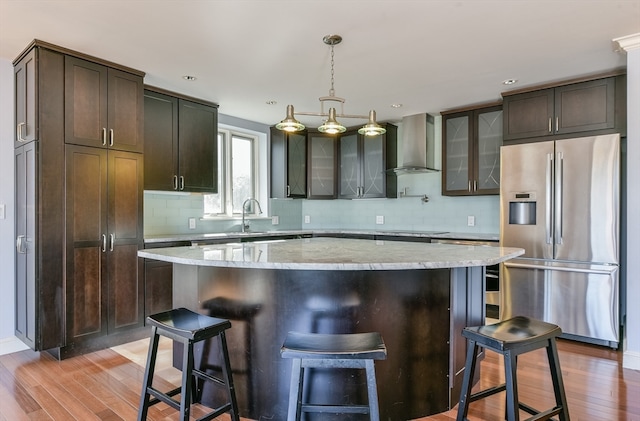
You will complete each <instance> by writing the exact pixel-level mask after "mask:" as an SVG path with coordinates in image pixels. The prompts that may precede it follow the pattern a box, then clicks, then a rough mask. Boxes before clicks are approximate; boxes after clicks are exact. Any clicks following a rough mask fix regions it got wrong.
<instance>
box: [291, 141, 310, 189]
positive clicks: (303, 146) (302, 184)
mask: <svg viewBox="0 0 640 421" xmlns="http://www.w3.org/2000/svg"><path fill="white" fill-rule="evenodd" d="M286 137H287V190H288V197H306V196H307V136H306V134H300V133H288V134H287V136H286Z"/></svg>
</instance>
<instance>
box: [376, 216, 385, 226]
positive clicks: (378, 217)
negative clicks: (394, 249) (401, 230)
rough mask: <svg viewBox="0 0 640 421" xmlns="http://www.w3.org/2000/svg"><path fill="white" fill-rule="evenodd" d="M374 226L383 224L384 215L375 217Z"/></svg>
mask: <svg viewBox="0 0 640 421" xmlns="http://www.w3.org/2000/svg"><path fill="white" fill-rule="evenodd" d="M376 224H378V225H382V224H384V215H377V216H376Z"/></svg>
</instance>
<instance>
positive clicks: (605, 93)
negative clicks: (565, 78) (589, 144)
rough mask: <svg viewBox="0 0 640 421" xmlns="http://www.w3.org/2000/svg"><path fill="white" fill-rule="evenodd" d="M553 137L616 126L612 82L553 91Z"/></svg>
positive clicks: (569, 86)
mask: <svg viewBox="0 0 640 421" xmlns="http://www.w3.org/2000/svg"><path fill="white" fill-rule="evenodd" d="M555 110H556V120H555V123H554V125H555V133H557V134H562V133H578V132H586V131H592V130H604V129H612V128H613V127H614V126H615V119H614V117H615V78H607V79H598V80H593V81H590V82H583V83H575V84H572V85H567V86H562V87H559V88H556V90H555Z"/></svg>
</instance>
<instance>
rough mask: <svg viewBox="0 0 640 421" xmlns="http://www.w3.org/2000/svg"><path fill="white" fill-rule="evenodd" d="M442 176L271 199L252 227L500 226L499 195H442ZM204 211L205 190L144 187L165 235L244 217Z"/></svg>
mask: <svg viewBox="0 0 640 421" xmlns="http://www.w3.org/2000/svg"><path fill="white" fill-rule="evenodd" d="M440 180H441V177H440V173H431V174H407V175H401V176H398V189H399V190H400V191H402V192H403V195H402V197H399V198H397V199H363V200H300V199H296V200H280V199H271V200H270V201H269V203H268V209H269V210H268V215H267V212H266V209H265V215H264V217H261V218H257V219H251V221H250V222H251V229H252V230H255V231H269V230H297V229H363V230H382V229H383V230H411V231H434V230H435V231H449V232H468V233H490V234H497V233H498V232H499V228H500V225H499V213H500V211H499V196H473V197H448V196H442V195H440ZM405 188H406V190H405ZM405 192H406V196H405ZM424 195H427V196H428V198H429V201H428V202H423V201H422V196H424ZM202 211H203V198H202V195H201V194H188V193H170V192H167V193H165V192H152V191H146V192H145V194H144V233H145V235H162V234H188V233H207V232H232V231H240V225H241V220H240V218H234V219H202ZM272 216H277V217H278V218H277V219H278V224H277V225H273V224H272V219H271V217H272ZM379 216H382V218H381V219H382V221H383V224H377V223H376V220H377V219H378V220H379V219H380V218H377V217H379ZM469 216H473V217H474V220H475V225H474V226H468V224H467V222H468V217H469ZM189 218H195V220H196V228H195V229H189ZM306 221H308V222H306Z"/></svg>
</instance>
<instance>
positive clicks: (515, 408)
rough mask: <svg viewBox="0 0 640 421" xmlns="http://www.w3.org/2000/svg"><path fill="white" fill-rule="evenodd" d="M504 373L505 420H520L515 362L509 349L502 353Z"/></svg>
mask: <svg viewBox="0 0 640 421" xmlns="http://www.w3.org/2000/svg"><path fill="white" fill-rule="evenodd" d="M503 355H504V374H505V380H506V381H505V383H506V386H507V420H508V421H520V412H519V411H520V406H519V405H518V402H519V401H518V383H517V381H516V370H517V362H516V357H515V356H514V355H512V354H511V351H506V352H505V353H504V354H503Z"/></svg>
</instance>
